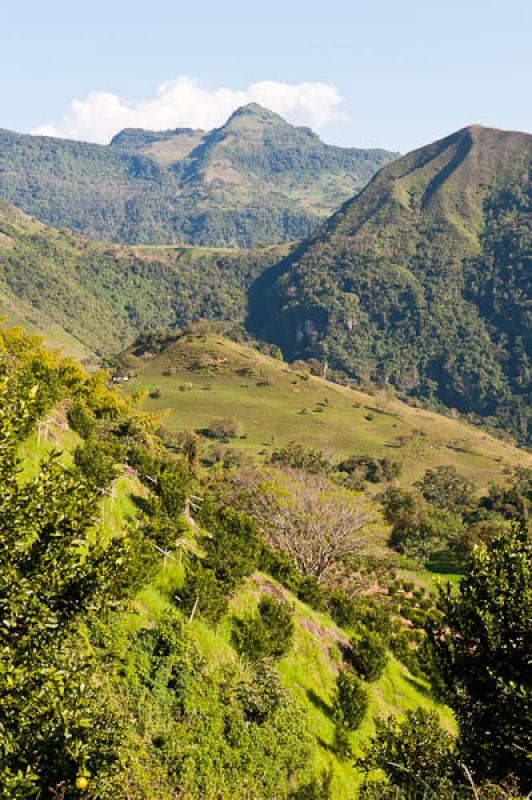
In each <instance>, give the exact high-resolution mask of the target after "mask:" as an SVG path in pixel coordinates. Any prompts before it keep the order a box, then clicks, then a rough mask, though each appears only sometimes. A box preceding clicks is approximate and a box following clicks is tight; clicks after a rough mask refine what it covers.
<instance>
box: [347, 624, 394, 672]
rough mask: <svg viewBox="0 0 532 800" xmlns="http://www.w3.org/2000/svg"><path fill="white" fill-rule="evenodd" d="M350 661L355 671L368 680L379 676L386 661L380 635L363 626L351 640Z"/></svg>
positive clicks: (382, 640) (384, 647)
mask: <svg viewBox="0 0 532 800" xmlns="http://www.w3.org/2000/svg"><path fill="white" fill-rule="evenodd" d="M350 658H351V662H352V664H353V666H354V667H355V669H356V671H357V672H358V673H359V675H361V676H362V677H363V678H365V679H366V680H368V681H375V680H377V678H380V676H381V675H382V671H383V670H384V667H385V666H386V663H387V661H388V653H387V650H386V644H385V642H384V639H383V638H382V636H380V635H379V634H378V633H375V632H374V631H370V630H368V629H367V628H365V627H362V628H361V631H360V633H359V634H357V635H356V636H354V637H353V638H352V640H351V656H350Z"/></svg>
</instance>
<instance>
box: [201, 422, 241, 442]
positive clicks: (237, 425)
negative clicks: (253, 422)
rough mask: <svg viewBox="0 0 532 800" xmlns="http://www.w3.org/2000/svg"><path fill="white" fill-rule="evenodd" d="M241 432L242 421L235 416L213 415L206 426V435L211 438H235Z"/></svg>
mask: <svg viewBox="0 0 532 800" xmlns="http://www.w3.org/2000/svg"><path fill="white" fill-rule="evenodd" d="M242 432H243V426H242V423H241V422H240V420H238V419H235V417H215V418H214V419H212V420H211V421H210V423H209V427H208V428H207V434H208V436H212V438H213V439H236V438H237V437H238V436H241V435H242Z"/></svg>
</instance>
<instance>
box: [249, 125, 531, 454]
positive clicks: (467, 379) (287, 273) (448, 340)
mask: <svg viewBox="0 0 532 800" xmlns="http://www.w3.org/2000/svg"><path fill="white" fill-rule="evenodd" d="M531 163H532V136H529V135H527V134H524V133H513V132H505V131H499V130H493V129H489V128H483V127H480V126H472V127H469V128H465V129H463V130H460V131H458V132H457V133H454V134H452V135H451V136H448V137H447V138H445V139H442V140H441V141H438V142H435V143H433V144H431V145H429V146H427V147H423V148H421V149H420V150H416V151H414V152H412V153H410V154H408V155H406V156H404V157H403V158H401V159H399V160H398V161H395V162H393V163H392V164H389V165H387V166H386V167H385V168H384V169H383V170H381V172H379V173H378V175H376V176H375V178H374V179H373V180H372V181H371V183H370V184H369V185H368V186H367V187H366V188H365V189H364V191H363V192H362V193H361V194H359V195H358V196H357V197H355V198H354V199H352V200H351V201H349V202H348V203H346V204H345V205H344V206H343V207H342V209H341V210H340V211H339V212H338V213H337V214H335V215H334V216H333V217H332V218H331V219H330V220H329V221H328V222H327V223H326V224H325V225H324V226H322V227H321V228H320V229H319V231H318V232H317V233H316V234H315V235H314V236H313V237H312V238H311V239H310V240H308V241H307V242H305V243H303V244H302V245H301V246H300V247H299V248H298V249H297V250H295V251H294V252H293V253H292V255H290V256H289V257H288V258H287V259H286V260H285V261H284V262H283V263H281V264H280V265H278V266H276V267H275V268H273V269H271V270H268V271H267V272H266V273H265V274H264V275H263V276H261V277H260V278H259V279H258V280H257V282H256V284H255V285H254V287H253V288H252V293H251V309H250V325H251V327H252V328H253V330H254V331H255V332H256V333H258V334H259V335H260V336H262V337H264V338H266V339H269V340H271V341H273V342H275V343H277V344H278V345H279V346H280V347H281V348H282V350H283V352H284V354H285V355H286V356H287V357H288V358H292V359H293V358H300V357H309V356H313V357H318V358H319V359H321V360H322V361H323V362H328V363H329V364H330V365H331V366H334V367H335V368H339V369H342V370H344V371H345V372H347V373H348V374H350V375H354V376H356V377H359V378H360V379H371V380H373V381H377V382H379V383H383V384H385V383H391V384H393V385H395V386H396V387H398V388H399V389H400V390H402V391H403V392H405V393H407V394H410V395H421V396H423V397H426V398H433V399H434V400H435V401H437V402H442V403H444V404H446V405H447V406H450V407H455V408H457V409H458V410H460V411H461V412H473V413H475V414H478V415H480V416H482V417H484V418H496V419H497V420H498V421H499V422H500V423H502V424H503V426H505V427H506V428H507V429H508V430H510V431H511V432H512V433H514V434H515V435H516V436H517V437H518V438H519V439H520V440H521V441H522V442H530V441H531V440H532V433H531V431H530V420H531V406H532V403H531V399H532V398H531V374H532V373H531V364H530V359H531V355H532V354H531V347H532V297H531V277H532V272H531V270H532V262H531V245H532V223H531V216H530V210H531V202H532V185H531V180H530V168H531Z"/></svg>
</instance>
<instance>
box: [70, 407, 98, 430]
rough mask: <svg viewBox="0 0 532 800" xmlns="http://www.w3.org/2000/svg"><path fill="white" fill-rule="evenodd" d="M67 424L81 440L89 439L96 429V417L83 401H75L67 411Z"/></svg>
mask: <svg viewBox="0 0 532 800" xmlns="http://www.w3.org/2000/svg"><path fill="white" fill-rule="evenodd" d="M68 424H69V425H70V427H71V428H72V430H74V431H76V433H79V435H80V436H81V438H82V439H89V438H90V436H91V435H92V434H93V433H94V429H95V427H96V415H95V413H94V411H93V410H92V409H91V408H90V407H89V406H88V405H87V403H86V402H85V401H84V400H75V401H74V402H73V403H72V405H71V407H70V408H69V410H68Z"/></svg>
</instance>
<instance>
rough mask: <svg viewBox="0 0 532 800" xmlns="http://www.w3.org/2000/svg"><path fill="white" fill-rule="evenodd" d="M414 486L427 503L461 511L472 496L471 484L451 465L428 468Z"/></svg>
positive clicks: (472, 487)
mask: <svg viewBox="0 0 532 800" xmlns="http://www.w3.org/2000/svg"><path fill="white" fill-rule="evenodd" d="M414 486H415V487H416V488H417V489H419V491H420V492H421V494H422V495H423V497H424V498H425V500H426V501H427V502H428V503H431V504H432V505H433V506H436V508H440V509H449V510H451V511H462V512H463V511H464V510H466V509H467V508H468V507H469V506H470V505H471V502H472V498H473V491H474V486H473V484H472V483H471V481H468V480H467V479H466V478H464V477H462V476H461V475H460V473H459V472H458V470H457V469H456V467H453V466H440V467H436V468H435V469H428V470H427V471H426V472H425V474H424V476H423V478H422V479H421V480H420V481H418V482H417V483H415V484H414Z"/></svg>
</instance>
